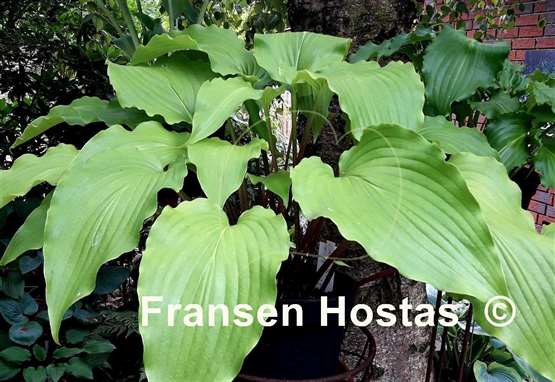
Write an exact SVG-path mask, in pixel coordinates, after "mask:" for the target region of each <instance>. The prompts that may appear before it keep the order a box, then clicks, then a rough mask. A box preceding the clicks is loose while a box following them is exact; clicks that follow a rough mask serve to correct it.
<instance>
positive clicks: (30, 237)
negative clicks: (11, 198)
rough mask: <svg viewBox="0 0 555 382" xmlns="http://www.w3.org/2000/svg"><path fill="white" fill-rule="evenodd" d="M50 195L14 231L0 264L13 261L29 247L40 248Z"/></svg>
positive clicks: (29, 248)
mask: <svg viewBox="0 0 555 382" xmlns="http://www.w3.org/2000/svg"><path fill="white" fill-rule="evenodd" d="M51 197H52V193H50V194H48V196H47V197H46V198H45V199H44V200H43V201H42V203H41V204H40V206H38V207H37V208H36V209H35V210H33V212H31V214H30V215H29V216H27V219H25V222H24V223H23V225H22V226H21V227H19V229H18V230H17V231H16V233H15V234H14V235H13V236H12V238H11V240H10V242H9V243H8V247H7V248H6V251H5V252H4V255H3V256H2V259H1V260H0V266H4V265H6V264H8V263H10V262H12V261H14V260H15V259H17V258H18V257H19V256H20V255H22V254H24V253H25V252H27V251H30V250H31V249H39V248H42V244H43V236H44V235H43V234H44V224H45V223H46V212H47V211H48V207H50V198H51Z"/></svg>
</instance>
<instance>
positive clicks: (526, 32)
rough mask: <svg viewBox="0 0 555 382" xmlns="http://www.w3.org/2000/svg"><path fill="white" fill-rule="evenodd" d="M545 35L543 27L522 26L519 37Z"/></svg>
mask: <svg viewBox="0 0 555 382" xmlns="http://www.w3.org/2000/svg"><path fill="white" fill-rule="evenodd" d="M542 35H543V28H540V27H520V29H519V31H518V36H519V37H537V36H542Z"/></svg>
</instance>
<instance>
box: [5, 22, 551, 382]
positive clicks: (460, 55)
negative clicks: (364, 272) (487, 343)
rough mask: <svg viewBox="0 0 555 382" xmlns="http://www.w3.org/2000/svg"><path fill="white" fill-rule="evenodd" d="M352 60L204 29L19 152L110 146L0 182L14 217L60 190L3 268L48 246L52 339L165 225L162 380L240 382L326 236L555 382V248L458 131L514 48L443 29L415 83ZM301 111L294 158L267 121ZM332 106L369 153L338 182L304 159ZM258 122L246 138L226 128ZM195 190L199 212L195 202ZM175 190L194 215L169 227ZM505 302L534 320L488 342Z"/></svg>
mask: <svg viewBox="0 0 555 382" xmlns="http://www.w3.org/2000/svg"><path fill="white" fill-rule="evenodd" d="M349 45H350V41H349V40H348V39H343V38H337V37H331V36H326V35H320V34H314V33H308V32H299V33H276V34H264V35H256V36H255V38H254V47H253V49H252V50H247V49H245V48H244V43H243V41H241V40H240V39H239V38H238V37H237V36H236V35H235V34H234V33H233V32H231V31H229V30H225V29H220V28H218V27H214V26H211V27H203V26H200V25H193V26H190V27H188V28H187V29H186V30H184V31H172V32H169V33H164V34H160V35H156V36H154V37H152V39H150V41H149V42H148V43H147V44H146V45H144V46H142V45H141V46H138V48H137V49H136V50H135V52H134V54H133V56H132V58H131V60H130V62H129V63H128V64H126V65H122V64H116V63H112V62H109V63H108V76H109V78H110V82H111V84H112V86H113V88H114V90H115V94H116V97H117V98H115V99H113V100H111V101H109V102H108V101H103V100H100V99H98V98H91V97H83V98H80V99H77V100H75V101H74V102H73V103H71V104H70V105H66V106H57V107H55V108H53V109H52V111H51V112H50V113H49V114H48V115H46V116H44V117H41V118H39V119H37V120H35V121H33V122H32V123H31V124H30V125H29V126H27V128H26V129H25V131H24V132H23V134H22V135H21V137H20V138H19V139H18V140H17V141H16V143H15V146H19V145H21V144H24V143H25V142H27V141H28V140H30V139H32V138H33V137H36V136H38V135H39V134H42V133H44V132H46V131H47V130H48V129H50V128H52V127H53V126H55V125H57V124H59V123H62V122H65V123H67V124H69V125H86V124H88V123H91V122H104V123H105V124H106V125H107V126H109V127H107V128H106V129H105V130H103V131H101V132H100V133H98V134H96V135H95V136H94V137H93V138H91V139H90V140H89V141H88V142H87V143H86V144H85V145H84V146H83V147H82V148H79V149H77V148H75V147H73V146H70V145H64V144H60V145H58V146H56V147H52V148H49V149H48V151H47V152H46V153H45V154H44V155H42V156H40V157H37V156H34V155H23V156H21V157H20V158H18V159H17V160H16V161H15V163H14V165H13V167H12V168H11V169H10V170H7V171H3V172H0V184H1V186H2V187H1V188H0V190H1V191H0V206H3V205H5V204H6V203H8V202H9V201H10V200H12V199H14V198H15V197H17V196H20V195H24V194H25V193H26V192H27V191H28V190H29V189H30V188H31V187H33V186H34V185H36V184H39V183H41V182H48V183H50V184H51V185H54V186H56V187H55V189H54V190H53V192H52V193H51V195H50V196H49V197H47V198H45V199H44V201H43V204H42V205H41V207H39V208H41V209H43V210H46V211H47V212H46V213H44V214H35V215H31V217H30V218H29V219H28V220H27V221H26V222H25V223H24V225H23V226H22V227H21V228H20V230H19V231H18V232H17V233H16V235H15V236H14V239H12V241H13V242H14V243H22V244H20V245H17V246H16V245H15V244H14V245H13V246H12V247H11V248H8V249H7V251H6V253H5V254H4V257H3V258H2V260H1V263H2V264H7V263H9V262H10V261H13V260H14V259H16V258H17V257H18V256H19V255H20V254H21V253H23V252H24V251H25V249H26V243H28V242H30V239H29V238H30V237H31V236H32V237H34V238H36V237H38V236H37V235H40V237H41V238H42V240H41V242H42V247H43V252H44V275H45V280H46V299H47V304H48V314H49V318H50V325H51V331H52V335H53V338H54V339H55V340H56V341H61V338H62V337H60V330H64V328H63V325H62V317H63V315H64V313H65V311H66V310H67V309H69V308H70V307H71V306H72V305H73V304H74V303H75V302H77V301H78V300H79V299H81V298H82V297H84V296H86V295H88V294H89V293H91V292H92V291H93V290H94V288H95V279H96V274H97V271H98V270H99V268H100V267H101V266H102V264H104V263H106V262H108V261H110V260H112V259H115V258H117V257H118V256H120V255H121V254H122V253H125V252H127V251H130V250H133V249H134V248H135V247H136V246H137V244H138V241H139V236H140V232H141V229H142V228H143V224H144V221H145V219H147V218H149V217H153V219H149V220H150V221H154V223H153V224H152V226H151V227H148V228H149V232H148V239H147V241H146V249H145V251H144V253H143V257H142V260H141V264H140V275H139V283H138V294H139V299H140V302H141V307H140V310H139V313H140V315H141V328H140V331H141V335H142V339H143V344H144V364H145V371H146V375H147V377H148V379H149V380H150V381H164V382H168V381H184V380H206V381H213V380H218V381H224V380H233V379H234V378H235V377H236V376H237V375H238V373H239V372H240V370H241V367H242V364H243V361H244V359H245V357H246V356H247V355H248V354H249V353H250V352H251V351H252V349H253V348H254V347H255V346H256V344H257V342H258V341H259V339H260V337H261V336H262V332H263V325H262V324H261V321H265V320H266V321H267V319H271V318H272V317H273V316H274V314H273V310H272V307H273V306H274V304H275V303H276V299H277V297H278V293H281V292H282V291H285V290H286V289H287V288H291V284H292V283H293V282H295V281H296V280H300V282H299V283H298V285H297V286H296V287H295V288H291V290H297V291H301V292H303V293H304V295H299V296H297V297H307V296H310V295H311V293H312V289H313V287H314V285H315V281H317V280H318V277H317V276H318V275H320V274H319V272H318V271H317V270H316V266H315V264H314V263H313V262H306V258H305V257H302V255H298V252H300V253H305V251H306V253H314V251H315V243H317V242H318V237H319V228H318V225H319V224H320V223H319V222H321V219H328V220H329V221H331V222H333V224H335V225H336V226H337V228H338V230H339V232H340V233H341V235H342V236H343V238H344V239H345V240H348V241H356V242H358V243H359V244H360V245H361V246H362V247H363V248H364V249H365V250H366V252H367V253H368V255H369V256H371V257H372V258H374V259H375V260H377V261H380V262H383V263H386V264H388V265H390V266H392V267H394V268H396V269H397V270H398V271H399V272H400V273H401V274H403V275H405V276H406V277H409V278H412V279H414V280H418V281H424V282H428V283H430V284H432V285H434V286H435V287H436V288H438V289H440V290H443V291H447V292H449V293H452V294H454V295H457V296H465V297H466V298H468V299H470V300H471V301H472V302H473V304H474V306H475V311H476V312H478V313H477V315H476V320H477V321H478V323H479V324H480V325H482V326H483V327H484V329H485V330H486V331H488V332H489V333H490V334H492V335H495V336H496V337H498V338H500V339H502V340H503V341H504V342H505V343H506V344H507V346H508V347H510V348H511V349H512V350H513V351H514V352H515V353H516V354H518V355H519V356H521V357H523V358H524V359H525V360H526V361H527V362H529V363H530V364H531V365H532V366H533V367H534V368H536V369H537V370H538V371H539V372H541V373H543V374H545V375H546V376H547V377H551V378H553V377H555V364H554V360H553V357H552V356H551V355H552V353H553V351H554V350H555V332H554V330H555V329H554V327H553V325H552V322H553V319H555V317H554V316H555V309H554V308H553V304H554V302H555V298H554V297H555V289H554V286H553V284H552V280H553V277H555V264H554V261H555V256H553V255H554V249H555V246H554V245H553V244H554V242H553V240H554V239H553V237H552V233H551V231H552V230H548V232H547V233H544V234H542V235H540V234H538V233H537V232H536V230H535V227H534V224H533V221H532V220H531V217H530V215H529V213H527V212H526V211H523V210H522V209H521V208H520V191H519V190H518V189H517V187H516V186H515V185H514V183H512V182H511V181H510V179H509V177H508V175H507V171H506V169H505V167H504V166H503V165H502V164H501V163H500V162H498V160H497V158H498V156H497V151H496V150H494V149H493V148H491V147H490V146H489V144H488V141H487V140H486V138H485V136H483V135H482V134H481V133H480V132H479V131H478V130H476V129H473V128H458V127H455V126H454V125H453V123H452V122H450V121H449V120H448V119H447V117H450V114H451V108H452V107H453V104H454V103H456V102H459V101H461V100H463V99H466V98H468V97H469V96H471V95H473V94H474V93H475V92H476V91H478V89H479V88H481V87H483V86H485V85H487V84H489V83H491V82H493V81H494V80H495V78H496V74H497V73H498V72H499V70H501V67H502V65H503V61H504V60H505V59H506V57H507V54H508V47H506V46H505V45H500V44H497V45H486V44H480V43H477V42H475V41H471V40H468V39H467V38H466V37H465V36H464V35H463V34H461V33H460V32H458V31H455V30H452V29H450V28H448V27H446V28H444V29H443V30H442V32H440V34H439V36H438V37H437V38H436V39H435V40H434V41H433V42H432V43H431V44H430V46H429V47H428V48H427V50H426V55H425V57H424V64H423V75H422V76H421V75H419V74H418V73H417V72H416V70H415V68H414V66H413V65H412V64H410V63H402V62H397V61H393V62H390V63H389V64H387V65H385V66H383V67H382V66H380V65H379V64H378V63H377V62H374V61H369V62H365V61H362V62H358V63H349V62H346V61H345V57H346V54H347V52H348V50H349ZM461 47H462V49H461ZM461 62H463V63H464V62H466V63H471V64H466V65H461ZM551 85H552V84H550V86H551ZM286 91H287V92H288V94H289V96H290V97H291V105H290V109H291V114H292V118H291V129H290V134H289V137H288V138H289V139H288V142H287V145H286V147H285V149H284V150H280V149H279V148H278V144H277V143H278V142H277V139H276V137H275V129H276V128H275V125H274V123H273V120H272V113H271V112H272V106H271V105H272V102H273V100H274V99H275V98H277V97H279V96H281V95H282V94H283V93H284V92H286ZM334 94H335V95H337V97H338V101H339V105H340V107H341V110H342V112H343V113H344V115H345V118H346V119H347V120H348V125H349V137H350V138H349V139H352V140H353V146H352V147H351V148H350V149H348V150H347V151H345V152H344V153H343V154H342V155H341V158H340V161H339V168H338V172H337V173H334V170H333V169H332V168H331V167H330V166H328V165H326V164H324V163H323V162H322V160H321V159H320V158H319V157H317V156H311V157H304V156H305V153H306V146H307V145H308V143H309V142H311V141H313V140H316V139H318V135H319V132H320V131H321V129H322V128H323V127H324V125H325V120H326V118H325V117H326V116H327V111H328V106H329V103H330V100H331V98H332V96H333V95H334ZM243 105H244V108H243V109H242V112H241V115H242V116H244V117H245V118H240V116H236V117H235V118H234V119H231V120H230V118H231V117H232V116H233V115H234V114H235V113H236V112H237V110H238V109H239V108H241V107H242V106H243ZM424 111H426V116H425V114H424ZM246 115H248V117H246ZM300 115H305V117H306V121H307V122H306V124H305V125H304V126H303V128H302V129H300V126H298V124H297V122H298V118H299V116H300ZM247 120H248V122H246V121H247ZM446 154H448V155H449V157H448V160H447V159H446V158H447V155H446ZM188 174H189V175H188ZM247 174H249V176H247ZM186 176H187V179H189V180H190V178H191V177H194V179H195V180H196V181H198V183H199V184H200V186H201V188H202V192H203V195H202V196H198V197H196V195H194V194H192V193H191V192H190V190H189V189H188V187H187V185H188V184H189V183H188V182H186V183H185V187H184V179H185V178H186ZM249 179H250V180H249ZM259 184H262V186H260V185H259ZM165 189H171V190H174V192H175V193H176V194H177V195H178V196H179V202H180V203H179V204H178V205H177V206H176V207H170V206H167V207H165V208H164V209H163V210H162V211H158V210H157V208H158V203H157V195H158V193H159V192H160V191H161V190H165ZM319 219H320V220H319ZM305 220H306V221H308V225H307V226H306V225H305V224H304V223H303V222H304V221H305ZM340 248H341V247H340ZM339 250H340V249H339ZM328 265H329V264H328ZM280 270H281V271H280ZM324 271H325V269H324ZM296 273H297V274H298V275H300V276H301V277H300V278H299V277H293V276H295V275H296ZM276 277H278V280H279V284H278V282H277V280H276ZM496 296H505V297H507V298H509V299H511V301H513V303H514V306H513V307H509V308H508V309H509V311H510V312H509V313H511V309H513V310H514V309H516V310H517V311H521V312H523V311H525V312H527V314H517V315H516V318H515V322H514V325H510V326H506V327H497V326H495V325H492V324H491V323H489V322H488V320H487V319H486V317H485V315H487V313H484V314H481V313H479V312H484V307H487V306H488V305H489V304H488V302H489V301H490V300H491V299H492V298H494V297H496ZM246 305H248V306H246ZM249 307H250V308H252V312H256V313H257V314H258V313H260V311H261V310H266V313H264V312H263V313H262V314H261V315H262V316H263V320H256V321H254V320H253V322H250V323H249V320H248V319H247V318H245V315H246V313H249V312H251V310H250V309H249ZM211 309H212V310H213V311H216V312H218V313H219V314H218V315H215V316H214V317H215V318H213V319H212V322H210V313H209V312H210V311H211ZM226 309H228V310H229V312H231V313H230V316H229V320H230V321H231V322H233V324H231V325H230V324H229V322H227V321H226V319H225V318H224V317H225V315H224V314H223V313H222V312H225V311H226ZM235 309H237V310H235ZM273 309H275V307H274V308H273ZM205 312H208V314H207V316H208V317H207V316H205V314H204V313H205ZM229 312H228V313H229ZM268 312H269V313H268ZM235 320H238V321H235ZM185 323H186V325H185ZM540 333H541V335H540Z"/></svg>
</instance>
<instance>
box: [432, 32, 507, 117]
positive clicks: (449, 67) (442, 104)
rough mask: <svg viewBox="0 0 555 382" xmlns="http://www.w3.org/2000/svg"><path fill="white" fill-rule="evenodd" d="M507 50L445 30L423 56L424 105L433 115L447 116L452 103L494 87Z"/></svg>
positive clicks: (505, 47) (501, 45)
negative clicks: (425, 103) (477, 91)
mask: <svg viewBox="0 0 555 382" xmlns="http://www.w3.org/2000/svg"><path fill="white" fill-rule="evenodd" d="M509 50H510V47H509V45H507V43H505V42H503V43H488V44H486V43H480V42H478V41H476V40H474V39H471V38H467V37H466V35H465V34H464V31H458V30H455V29H453V28H451V27H449V26H445V27H444V28H443V30H442V31H441V32H440V33H439V35H438V36H437V38H436V39H435V40H434V41H433V42H432V43H431V44H430V45H429V46H428V48H427V49H426V54H425V55H424V66H423V68H422V72H423V74H424V79H425V82H426V102H427V104H428V105H429V106H430V107H431V108H432V109H433V110H434V111H435V113H436V114H441V115H447V114H448V113H449V112H450V110H451V104H452V103H453V102H455V101H461V100H463V99H466V98H468V97H470V96H471V95H473V94H474V92H475V91H476V90H477V89H478V88H484V89H485V88H487V87H489V86H490V85H492V84H493V82H494V81H495V78H496V75H497V72H499V71H500V70H501V68H502V67H503V61H505V59H506V58H507V56H508V55H509Z"/></svg>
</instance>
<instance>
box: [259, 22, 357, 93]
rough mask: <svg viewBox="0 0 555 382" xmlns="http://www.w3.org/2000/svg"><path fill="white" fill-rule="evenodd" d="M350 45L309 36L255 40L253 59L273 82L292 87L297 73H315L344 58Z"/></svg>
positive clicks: (272, 36) (286, 35)
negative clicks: (305, 71)
mask: <svg viewBox="0 0 555 382" xmlns="http://www.w3.org/2000/svg"><path fill="white" fill-rule="evenodd" d="M350 45H351V41H350V40H348V39H345V38H339V37H333V36H326V35H323V34H317V33H311V32H285V33H272V34H266V35H262V34H257V35H255V36H254V56H255V57H256V61H257V62H258V65H260V66H261V67H262V68H264V69H265V70H266V71H267V72H268V73H269V74H270V77H272V79H274V80H276V81H279V82H282V83H285V84H289V85H291V84H293V83H294V80H295V78H296V77H297V72H299V71H303V70H307V71H310V72H317V71H319V70H320V69H323V68H325V67H326V66H329V65H332V64H337V63H339V62H341V61H343V59H344V58H345V55H346V54H347V51H348V50H349V46H350Z"/></svg>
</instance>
